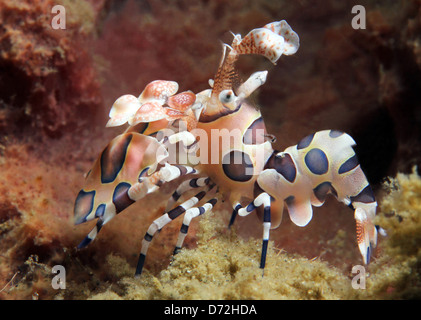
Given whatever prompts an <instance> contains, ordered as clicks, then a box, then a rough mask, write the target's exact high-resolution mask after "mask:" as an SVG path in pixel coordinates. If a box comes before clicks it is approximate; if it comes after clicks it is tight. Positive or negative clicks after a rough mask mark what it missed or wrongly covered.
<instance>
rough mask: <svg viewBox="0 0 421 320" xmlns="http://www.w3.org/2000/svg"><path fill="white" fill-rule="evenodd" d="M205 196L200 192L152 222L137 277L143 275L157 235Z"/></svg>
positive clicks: (144, 240)
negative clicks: (150, 245) (151, 245)
mask: <svg viewBox="0 0 421 320" xmlns="http://www.w3.org/2000/svg"><path fill="white" fill-rule="evenodd" d="M205 195H206V192H205V191H201V192H199V193H198V194H196V195H195V196H194V197H191V198H190V199H189V200H187V201H185V202H183V203H182V204H181V205H179V206H177V207H176V208H174V209H173V210H171V211H169V212H167V213H165V214H163V215H162V216H160V217H159V218H157V219H155V220H154V222H152V224H151V225H150V226H149V229H148V231H147V232H146V234H145V237H144V239H143V241H142V249H141V251H140V255H139V260H138V262H137V267H136V273H135V275H136V276H140V274H141V273H142V269H143V265H144V263H145V259H146V253H147V252H148V248H149V244H150V243H151V241H152V239H153V236H154V235H155V233H156V232H157V231H159V230H161V229H162V228H163V227H164V226H165V225H166V224H168V223H170V222H171V221H173V220H174V219H175V218H177V217H178V216H180V215H181V214H183V213H184V212H186V210H188V209H190V208H191V207H193V206H194V205H196V204H197V203H198V202H199V201H200V200H201V199H202V198H203V197H204V196H205Z"/></svg>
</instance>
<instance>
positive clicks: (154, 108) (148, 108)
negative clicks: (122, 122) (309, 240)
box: [129, 102, 166, 126]
mask: <svg viewBox="0 0 421 320" xmlns="http://www.w3.org/2000/svg"><path fill="white" fill-rule="evenodd" d="M165 117H166V112H165V109H164V108H163V107H162V105H161V104H160V103H158V102H147V103H144V104H143V105H142V106H141V107H140V108H139V110H137V112H136V114H135V115H134V116H133V117H132V118H130V119H129V125H131V126H134V125H136V124H138V123H140V122H152V121H157V120H161V119H164V118H165Z"/></svg>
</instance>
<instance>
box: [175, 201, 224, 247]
mask: <svg viewBox="0 0 421 320" xmlns="http://www.w3.org/2000/svg"><path fill="white" fill-rule="evenodd" d="M217 201H218V199H217V198H212V199H210V200H209V201H208V202H206V203H205V204H204V205H203V206H201V207H196V208H191V209H189V210H187V211H186V213H185V214H184V220H183V224H182V225H181V228H180V234H179V235H178V240H177V244H176V246H175V249H174V254H177V253H178V252H180V250H181V247H182V246H183V243H184V239H185V238H186V235H187V232H188V231H189V226H190V222H191V220H192V219H193V218H196V217H198V216H201V215H202V214H205V213H207V212H209V211H210V210H212V208H213V207H214V206H215V204H216V202H217Z"/></svg>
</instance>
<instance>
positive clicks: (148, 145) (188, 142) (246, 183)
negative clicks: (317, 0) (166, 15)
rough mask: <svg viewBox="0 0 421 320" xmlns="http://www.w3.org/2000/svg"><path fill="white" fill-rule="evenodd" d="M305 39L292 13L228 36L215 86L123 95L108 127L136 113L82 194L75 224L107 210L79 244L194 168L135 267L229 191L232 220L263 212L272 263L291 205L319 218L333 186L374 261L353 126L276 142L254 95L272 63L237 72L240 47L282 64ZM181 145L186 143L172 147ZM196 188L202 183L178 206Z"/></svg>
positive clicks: (159, 85)
mask: <svg viewBox="0 0 421 320" xmlns="http://www.w3.org/2000/svg"><path fill="white" fill-rule="evenodd" d="M298 48H299V37H298V35H297V34H296V33H295V32H294V31H293V30H292V29H291V27H290V26H289V25H288V24H287V23H286V22H285V21H284V20H283V21H278V22H273V23H269V24H267V25H265V26H263V27H262V28H257V29H254V30H252V31H250V32H249V33H248V34H247V35H246V36H245V37H244V38H242V37H241V35H239V34H237V35H234V39H233V42H232V44H231V45H227V44H224V45H223V56H222V59H221V62H220V65H219V67H218V70H217V72H216V75H215V78H214V79H213V80H210V81H209V84H210V86H211V88H210V89H207V90H204V91H202V92H200V93H198V94H196V95H194V94H193V93H192V92H190V91H186V92H182V93H179V94H177V95H176V92H177V91H178V85H177V83H176V82H173V81H161V80H159V81H154V82H152V83H150V84H148V85H147V86H146V88H145V90H144V91H143V92H142V94H141V95H140V96H139V98H136V97H134V96H131V95H126V96H123V97H121V98H119V99H117V101H116V102H115V103H114V105H113V106H112V108H111V111H110V120H109V122H108V124H107V126H119V125H122V124H124V123H126V122H127V123H128V124H129V127H128V128H127V129H126V131H125V132H124V133H123V134H121V135H119V136H117V137H116V138H114V139H113V140H112V141H111V142H110V143H109V144H108V146H107V147H106V148H105V149H104V150H103V152H102V153H101V155H100V156H99V158H98V159H97V160H96V162H95V164H94V166H93V169H92V170H91V171H90V172H89V173H88V175H87V177H86V181H85V186H84V187H83V189H82V190H81V191H80V192H79V194H78V196H77V198H76V202H75V209H74V213H75V223H76V224H79V223H82V222H86V221H89V220H92V219H98V221H97V223H96V225H95V226H94V228H93V229H92V231H91V232H90V233H89V234H88V235H87V237H86V238H85V239H84V240H83V241H82V242H81V243H80V245H79V248H82V247H85V246H86V245H88V244H89V243H90V242H91V241H92V240H93V239H94V238H95V237H96V236H97V233H98V232H99V231H100V230H101V228H102V227H103V225H105V224H106V223H107V222H108V221H110V220H111V219H112V218H113V217H114V216H115V215H116V214H118V213H120V212H122V211H123V210H124V209H126V208H127V207H128V206H130V205H131V204H133V203H135V202H136V201H138V200H140V199H142V198H144V197H145V196H146V195H147V194H149V193H151V192H154V191H156V190H158V189H159V187H160V186H162V185H163V184H164V183H167V182H169V181H172V180H174V179H177V178H179V177H181V176H186V177H188V178H187V179H185V180H184V181H183V182H181V183H180V185H179V186H178V187H177V188H176V190H175V191H174V193H173V194H172V196H171V197H170V199H169V200H168V204H167V208H166V212H165V213H164V214H163V215H162V216H160V217H159V218H157V219H155V220H154V221H153V222H152V224H151V225H150V226H149V228H148V230H147V232H146V234H145V236H144V238H143V241H142V247H141V251H140V255H139V260H138V264H137V268H136V275H140V274H141V272H142V269H143V266H144V262H145V258H146V254H147V251H148V247H149V245H150V243H151V241H152V239H153V237H154V235H155V234H156V232H157V231H159V230H161V229H162V228H163V227H164V226H165V225H167V224H168V223H170V222H171V221H173V220H174V219H175V218H177V217H179V216H180V215H184V218H183V223H182V226H181V229H180V233H179V237H178V240H177V243H176V246H175V250H174V253H177V252H178V251H179V250H180V248H181V247H182V245H183V242H184V239H185V236H186V234H187V232H188V229H189V225H190V222H191V220H192V219H194V218H196V217H198V216H200V215H202V214H205V213H207V212H209V211H210V210H212V208H213V207H214V206H215V204H216V203H217V202H218V200H219V199H220V198H223V199H226V200H228V201H229V203H230V204H231V205H232V208H233V213H232V215H231V219H230V222H229V226H231V225H232V224H233V223H234V221H235V219H236V217H237V216H246V215H248V214H250V213H252V212H256V213H257V215H258V216H259V217H260V218H261V220H262V222H263V241H262V250H261V259H260V268H262V269H264V267H265V263H266V253H267V247H268V241H269V233H270V229H273V228H277V227H278V226H279V225H280V223H281V219H282V213H283V210H284V207H286V209H287V210H288V213H289V216H290V218H291V220H292V222H294V223H295V224H296V225H297V226H301V227H304V226H306V225H307V224H308V223H309V221H310V220H311V219H312V214H313V210H312V206H321V205H323V203H324V201H325V199H326V197H327V195H328V194H333V195H334V196H335V197H336V198H337V200H338V201H340V202H343V203H344V204H345V205H347V206H349V207H350V208H352V209H353V210H354V217H355V220H356V231H357V241H358V246H359V250H360V252H361V254H362V258H363V261H364V263H365V264H367V263H368V262H369V259H370V254H371V251H372V247H374V246H376V242H377V231H376V227H375V226H374V224H373V218H374V216H375V214H376V207H377V203H376V200H375V197H374V194H373V191H372V189H371V187H370V185H369V183H368V181H367V179H366V177H365V175H364V172H363V171H362V169H361V166H360V164H359V162H358V160H357V156H356V154H355V152H354V150H353V146H354V145H355V141H354V140H353V139H352V138H351V137H350V136H349V135H348V134H346V133H343V132H340V131H337V130H324V131H320V132H316V133H314V134H310V135H308V136H307V137H305V138H303V139H302V140H301V141H300V142H299V143H298V144H297V145H295V146H291V147H288V148H286V149H285V150H284V151H277V150H274V149H273V148H272V141H271V140H272V139H271V135H269V134H267V132H266V128H265V123H264V120H263V118H262V115H261V113H260V111H259V109H257V108H256V107H255V106H254V105H252V103H251V102H250V101H249V100H248V99H247V98H248V97H249V96H250V95H251V94H252V93H253V92H254V91H255V90H256V89H257V88H259V87H260V86H261V85H263V84H264V83H265V81H266V76H267V71H259V72H256V73H254V74H252V75H251V76H250V77H249V78H248V79H247V80H246V81H245V82H243V83H240V82H239V80H238V78H239V77H238V75H237V73H236V71H235V64H236V61H237V60H238V58H239V56H240V55H246V54H257V55H263V56H264V57H266V58H267V59H269V60H270V61H271V62H272V63H273V64H276V62H277V61H278V60H279V58H280V57H281V56H282V55H292V54H294V53H295V52H296V51H297V50H298ZM176 144H177V145H181V146H182V148H178V149H174V148H171V146H174V145H176ZM171 150H172V151H171ZM174 150H175V151H174ZM183 150H184V152H187V153H188V154H189V155H190V157H188V161H184V162H182V161H179V160H177V161H175V162H174V161H172V162H171V161H169V158H170V156H171V155H172V153H182V151H183ZM170 162H171V163H170ZM192 189H199V190H200V191H199V192H198V193H196V195H195V196H193V197H191V198H189V199H187V200H185V201H183V202H182V203H180V204H178V205H177V203H178V202H179V200H180V199H181V197H182V196H183V194H185V193H186V192H187V191H189V190H192ZM211 192H212V193H213V194H214V196H212V197H210V196H209V195H210V194H211ZM209 198H210V199H209ZM200 203H201V204H200Z"/></svg>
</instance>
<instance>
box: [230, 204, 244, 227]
mask: <svg viewBox="0 0 421 320" xmlns="http://www.w3.org/2000/svg"><path fill="white" fill-rule="evenodd" d="M233 207H234V209H233V211H232V214H231V219H230V222H229V223H228V229H231V226H232V225H233V224H234V221H235V218H237V215H238V210H240V209H241V208H242V206H241V204H240V203H239V202H237V203H235V204H234V206H233Z"/></svg>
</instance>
